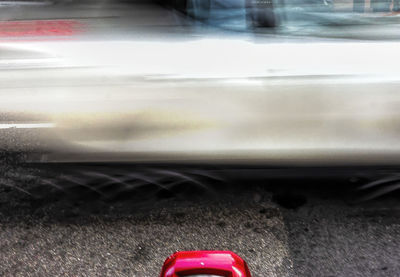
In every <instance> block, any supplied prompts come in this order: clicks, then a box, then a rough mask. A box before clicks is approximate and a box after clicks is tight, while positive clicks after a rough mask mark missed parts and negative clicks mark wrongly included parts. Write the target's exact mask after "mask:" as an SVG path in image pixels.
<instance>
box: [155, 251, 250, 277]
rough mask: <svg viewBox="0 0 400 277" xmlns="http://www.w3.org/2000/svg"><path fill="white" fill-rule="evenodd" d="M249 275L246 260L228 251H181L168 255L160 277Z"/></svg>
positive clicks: (247, 276)
mask: <svg viewBox="0 0 400 277" xmlns="http://www.w3.org/2000/svg"><path fill="white" fill-rule="evenodd" d="M193 275H200V276H201V275H214V276H221V277H251V275H250V271H249V269H248V267H247V264H246V262H245V261H244V260H243V259H242V258H241V257H239V256H238V255H236V254H235V253H233V252H230V251H182V252H177V253H175V254H173V255H172V256H170V257H168V258H167V259H166V260H165V262H164V266H163V268H162V271H161V275H160V277H184V276H188V277H189V276H193Z"/></svg>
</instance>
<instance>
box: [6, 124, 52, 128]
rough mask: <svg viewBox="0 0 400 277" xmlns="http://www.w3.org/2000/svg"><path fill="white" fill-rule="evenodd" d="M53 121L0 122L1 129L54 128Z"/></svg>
mask: <svg viewBox="0 0 400 277" xmlns="http://www.w3.org/2000/svg"><path fill="white" fill-rule="evenodd" d="M54 127H55V125H54V124H52V123H33V124H32V123H14V124H0V129H9V128H17V129H39V128H54Z"/></svg>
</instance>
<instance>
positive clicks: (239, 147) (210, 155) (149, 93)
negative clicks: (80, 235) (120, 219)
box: [0, 39, 400, 163]
mask: <svg viewBox="0 0 400 277" xmlns="http://www.w3.org/2000/svg"><path fill="white" fill-rule="evenodd" d="M2 46H3V49H8V50H9V51H11V50H18V51H22V49H23V51H25V52H27V51H28V52H29V49H32V52H34V51H38V50H39V49H40V53H41V55H42V56H43V62H44V64H45V63H46V62H47V63H48V61H49V58H52V59H54V58H56V60H57V63H56V64H53V65H51V64H50V65H47V66H46V67H42V68H41V67H39V68H36V69H35V68H31V67H27V68H24V67H23V66H21V64H17V65H16V66H15V70H7V71H1V73H0V80H1V88H0V110H1V111H2V113H4V114H7V115H8V120H7V121H6V122H4V121H3V122H2V124H13V123H15V121H14V119H13V117H18V116H19V115H21V114H24V115H25V116H27V117H29V116H31V117H39V118H40V120H42V122H49V123H51V124H54V125H52V126H53V127H54V128H51V131H50V133H46V135H45V136H43V135H41V136H39V137H40V138H41V140H42V143H40V144H38V143H37V142H35V147H37V148H38V149H40V150H46V152H48V151H50V152H51V153H52V155H53V156H52V155H47V156H46V157H47V158H49V159H50V160H53V159H54V160H57V161H62V160H64V159H66V157H68V159H72V160H86V161H96V160H101V161H110V160H115V159H116V160H129V161H140V160H151V161H160V160H162V161H165V160H175V161H176V160H182V161H183V160H187V159H188V158H190V159H193V160H204V159H215V158H218V159H220V160H221V161H224V160H225V161H228V160H229V161H230V162H233V161H235V160H241V161H242V160H253V161H268V160H271V159H272V160H287V161H294V160H297V161H299V160H300V161H301V160H307V161H308V162H309V161H314V162H315V161H324V162H334V161H343V160H346V162H355V161H361V162H363V163H365V162H371V163H376V162H380V163H388V162H389V163H390V162H391V161H396V160H397V157H398V155H399V154H400V144H399V142H398V139H397V138H398V135H399V133H400V130H399V129H398V128H397V127H396V126H399V124H400V121H399V118H400V117H399V113H400V106H399V103H400V98H399V97H400V96H399V94H398V91H399V87H400V83H399V79H400V73H399V71H398V66H397V63H396V61H395V60H394V59H392V58H391V57H394V56H396V54H397V51H398V49H399V46H400V44H399V43H397V42H347V41H336V42H326V41H325V42H318V43H284V42H282V43H278V42H276V43H268V44H267V43H255V42H252V41H243V40H238V39H191V40H186V41H183V42H182V41H181V42H174V41H168V40H167V41H115V40H114V41H88V42H84V41H80V42H72V41H71V42H47V43H44V42H40V43H39V42H38V43H25V44H23V46H24V47H23V48H21V47H19V46H21V44H19V43H9V44H3V45H2ZM18 47H19V48H18ZM238 53H240V55H238ZM298 53H302V55H299V54H298ZM373 53H380V55H379V56H378V55H374V54H373ZM50 60H51V59H50ZM10 63H11V64H12V63H13V62H12V59H10ZM8 68H13V67H12V65H10V64H8ZM38 132H39V133H40V131H39V130H38ZM14 137H15V136H14ZM17 138H18V137H17ZM15 141H18V139H17V140H16V139H15V138H14V140H10V141H9V143H14V144H15V143H16V142H15ZM6 143H7V141H6ZM21 145H22V146H21V147H22V148H24V147H28V146H27V144H26V143H23V144H22V143H21ZM6 148H9V147H6ZM28 148H29V149H31V147H30V146H29V147H28ZM22 150H24V149H22ZM65 152H68V153H67V154H66V153H65ZM95 152H96V157H93V156H91V155H93V153H95ZM62 153H64V154H62Z"/></svg>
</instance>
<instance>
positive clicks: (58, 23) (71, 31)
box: [0, 19, 83, 37]
mask: <svg viewBox="0 0 400 277" xmlns="http://www.w3.org/2000/svg"><path fill="white" fill-rule="evenodd" d="M82 27H83V24H82V23H80V22H79V21H77V20H71V19H57V20H19V21H0V37H37V36H48V37H52V36H72V35H75V34H77V33H79V32H80V31H82Z"/></svg>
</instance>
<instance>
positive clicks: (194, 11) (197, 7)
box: [187, 0, 211, 20]
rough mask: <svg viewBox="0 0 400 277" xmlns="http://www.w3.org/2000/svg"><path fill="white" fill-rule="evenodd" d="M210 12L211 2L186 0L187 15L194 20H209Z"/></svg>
mask: <svg viewBox="0 0 400 277" xmlns="http://www.w3.org/2000/svg"><path fill="white" fill-rule="evenodd" d="M210 10H211V0H187V14H188V15H189V16H191V17H193V18H195V19H199V20H207V19H209V17H210Z"/></svg>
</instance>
